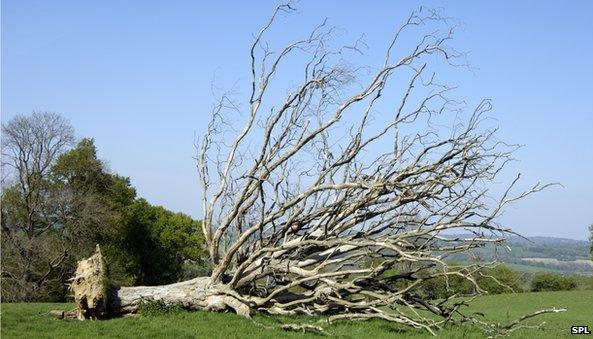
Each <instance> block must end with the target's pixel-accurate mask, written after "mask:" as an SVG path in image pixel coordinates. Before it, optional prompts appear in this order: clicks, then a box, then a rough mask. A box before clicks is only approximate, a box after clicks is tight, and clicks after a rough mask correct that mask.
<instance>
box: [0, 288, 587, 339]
mask: <svg viewBox="0 0 593 339" xmlns="http://www.w3.org/2000/svg"><path fill="white" fill-rule="evenodd" d="M549 307H565V308H567V309H568V311H567V312H565V313H559V314H546V315H543V316H541V317H539V318H537V319H532V320H531V321H530V322H529V323H531V324H539V323H540V322H542V321H545V322H546V324H545V325H544V327H543V329H542V330H520V331H517V332H515V333H514V334H513V336H512V337H515V338H535V337H537V338H538V339H540V338H559V337H568V336H570V334H569V331H570V326H571V325H588V326H589V329H592V328H593V291H571V292H542V293H523V294H505V295H493V296H484V297H481V298H479V299H477V300H476V301H475V302H474V304H473V305H472V306H471V308H470V309H469V311H478V310H479V311H481V312H483V313H484V314H485V319H486V320H489V321H495V322H501V323H506V322H508V321H509V320H513V319H515V318H516V317H518V316H520V315H523V314H526V313H529V312H532V311H535V310H537V309H541V308H549ZM71 308H72V305H71V304H2V309H1V317H2V318H1V321H2V322H1V333H0V334H1V336H2V338H6V339H8V338H92V337H109V338H281V337H282V338H285V337H290V338H293V337H314V336H315V335H313V334H302V333H294V332H285V331H283V330H281V329H279V327H278V325H279V324H280V323H283V322H284V323H286V322H290V323H314V322H315V320H316V319H312V318H306V317H298V318H283V317H266V316H263V315H256V316H254V319H253V321H251V320H248V319H244V318H240V317H238V316H236V315H233V314H215V313H207V312H179V313H174V314H163V315H158V316H150V317H126V318H119V319H113V320H105V321H86V322H79V321H74V320H73V321H64V320H55V319H52V318H51V317H49V316H48V315H47V312H48V311H50V310H54V309H62V310H68V309H71ZM322 326H323V327H324V328H325V330H326V332H327V334H328V335H329V336H335V337H339V338H392V337H394V336H401V337H405V338H420V337H426V336H427V334H426V333H425V332H422V331H418V330H414V329H408V328H404V327H401V326H397V325H393V324H388V323H385V322H382V321H370V322H341V323H337V324H333V325H327V324H322ZM534 331H535V332H534ZM438 334H439V337H443V338H461V337H465V338H482V337H484V334H483V332H481V331H480V330H479V329H477V328H475V327H472V326H457V327H449V328H445V329H443V330H442V331H440V332H438Z"/></svg>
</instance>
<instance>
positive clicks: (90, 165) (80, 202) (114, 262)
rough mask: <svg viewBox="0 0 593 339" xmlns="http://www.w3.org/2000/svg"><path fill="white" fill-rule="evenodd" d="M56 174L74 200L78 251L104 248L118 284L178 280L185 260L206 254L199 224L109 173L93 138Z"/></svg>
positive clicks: (60, 164)
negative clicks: (139, 194)
mask: <svg viewBox="0 0 593 339" xmlns="http://www.w3.org/2000/svg"><path fill="white" fill-rule="evenodd" d="M53 175H54V178H55V181H56V182H58V183H59V184H60V185H61V186H62V187H61V190H62V191H64V192H71V195H72V196H73V197H74V199H73V201H72V202H71V203H72V204H71V206H72V208H71V212H70V213H71V214H72V215H73V218H70V220H71V222H72V223H75V224H76V225H71V227H70V229H72V230H76V231H77V232H78V234H77V237H75V238H76V239H79V242H80V243H79V244H78V245H79V246H78V248H79V249H80V250H79V252H82V253H85V254H88V252H90V251H92V249H93V248H94V244H95V243H98V244H100V245H101V246H102V247H103V249H104V254H105V256H106V257H107V261H108V262H109V268H110V274H111V275H112V280H113V281H115V282H118V283H120V284H124V285H134V284H143V285H154V284H163V283H170V282H174V281H176V280H178V279H179V278H180V277H181V276H182V275H183V264H184V263H185V262H186V261H192V260H193V261H198V260H199V259H200V258H201V257H203V256H204V252H203V250H202V243H203V238H202V236H201V232H198V230H199V229H200V224H199V222H198V221H196V220H193V219H192V218H190V217H189V216H187V215H184V214H181V213H177V214H176V213H173V212H171V211H168V210H166V209H165V208H163V207H156V206H152V205H150V204H149V203H148V202H147V201H146V200H144V199H138V198H136V191H135V190H134V188H132V186H131V183H130V180H129V179H128V178H124V177H121V176H118V175H115V174H111V173H109V172H108V171H107V170H106V168H105V165H104V164H103V162H102V161H101V160H99V159H98V158H97V150H96V147H95V145H94V141H93V140H92V139H83V140H81V141H80V142H79V144H78V145H77V146H76V148H74V149H72V150H71V151H69V152H67V153H65V154H63V155H62V156H60V158H59V159H58V161H57V163H56V165H55V166H54V169H53ZM72 241H75V239H72ZM78 257H81V256H78Z"/></svg>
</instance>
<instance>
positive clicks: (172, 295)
mask: <svg viewBox="0 0 593 339" xmlns="http://www.w3.org/2000/svg"><path fill="white" fill-rule="evenodd" d="M71 281H72V283H71V285H70V289H71V290H72V292H73V293H74V300H75V302H76V307H77V311H76V313H77V317H78V319H80V320H84V319H97V318H107V317H110V316H116V315H121V314H126V313H135V312H136V311H137V310H138V307H139V306H140V305H141V304H143V303H147V302H153V301H159V302H162V303H164V304H165V305H177V304H178V305H182V306H183V307H184V308H187V309H201V310H206V311H224V310H227V309H233V310H234V311H235V312H236V313H237V314H239V315H242V316H245V317H249V307H248V306H247V304H245V303H244V302H242V301H240V300H239V298H238V295H236V293H234V292H233V291H232V290H230V289H229V288H228V287H226V286H225V285H222V284H212V283H211V281H212V280H211V279H210V277H199V278H194V279H191V280H187V281H183V282H179V283H175V284H170V285H161V286H135V287H116V286H113V285H112V284H110V282H109V277H108V275H107V269H106V266H105V260H104V258H103V255H102V254H101V249H100V248H99V245H97V248H96V250H95V253H94V254H93V255H92V256H91V257H90V258H88V259H85V260H81V261H79V262H78V267H77V269H76V273H75V276H74V277H73V278H72V279H71Z"/></svg>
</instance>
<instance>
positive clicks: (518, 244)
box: [449, 236, 593, 276]
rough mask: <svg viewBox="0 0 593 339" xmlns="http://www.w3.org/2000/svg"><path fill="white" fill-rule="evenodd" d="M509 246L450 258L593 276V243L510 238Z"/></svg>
mask: <svg viewBox="0 0 593 339" xmlns="http://www.w3.org/2000/svg"><path fill="white" fill-rule="evenodd" d="M506 245H508V247H509V248H510V250H509V249H508V248H506V246H494V245H488V246H485V247H482V248H479V249H476V250H474V251H473V252H472V253H471V254H469V255H468V254H457V255H454V256H451V257H449V259H450V260H453V261H463V262H466V261H479V262H487V261H492V260H498V261H501V262H504V263H507V264H511V265H510V266H513V267H515V268H516V269H520V270H523V271H531V272H534V271H542V270H545V271H556V272H560V273H567V274H579V275H587V276H593V261H591V260H589V259H590V258H589V247H590V243H589V242H588V241H584V240H573V239H564V238H555V237H528V238H527V239H524V238H521V237H518V236H510V237H509V238H508V241H507V243H506Z"/></svg>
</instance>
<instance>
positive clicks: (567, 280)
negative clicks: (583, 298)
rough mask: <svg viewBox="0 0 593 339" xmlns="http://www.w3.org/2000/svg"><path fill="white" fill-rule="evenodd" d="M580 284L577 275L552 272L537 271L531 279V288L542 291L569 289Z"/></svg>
mask: <svg viewBox="0 0 593 339" xmlns="http://www.w3.org/2000/svg"><path fill="white" fill-rule="evenodd" d="M577 286H578V282H577V280H576V279H575V277H572V276H564V275H561V274H556V273H551V272H539V273H536V274H535V275H534V276H533V278H532V279H531V290H532V291H534V292H540V291H569V290H574V289H575V288H576V287H577Z"/></svg>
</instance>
